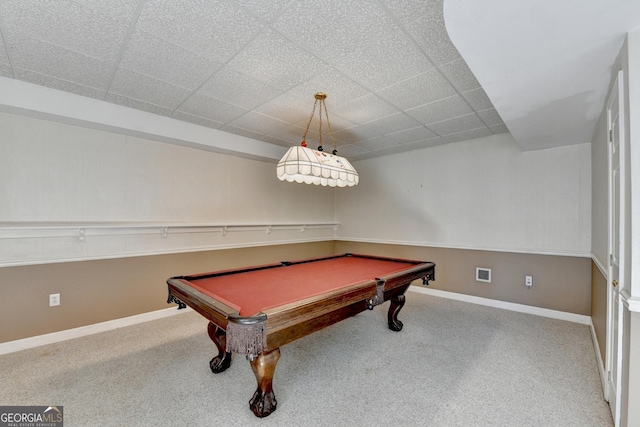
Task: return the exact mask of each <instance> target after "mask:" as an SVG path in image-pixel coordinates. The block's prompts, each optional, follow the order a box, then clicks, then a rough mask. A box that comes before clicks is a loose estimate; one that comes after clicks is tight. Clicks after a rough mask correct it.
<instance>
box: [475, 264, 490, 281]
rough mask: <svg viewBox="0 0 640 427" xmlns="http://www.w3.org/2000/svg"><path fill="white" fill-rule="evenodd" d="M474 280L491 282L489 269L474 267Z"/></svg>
mask: <svg viewBox="0 0 640 427" xmlns="http://www.w3.org/2000/svg"><path fill="white" fill-rule="evenodd" d="M476 281H477V282H487V283H491V269H490V268H483V267H476Z"/></svg>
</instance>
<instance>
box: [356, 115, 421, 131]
mask: <svg viewBox="0 0 640 427" xmlns="http://www.w3.org/2000/svg"><path fill="white" fill-rule="evenodd" d="M363 126H364V127H366V128H367V129H371V130H372V131H374V132H376V133H379V134H380V135H387V134H390V133H394V132H398V131H401V130H407V129H412V128H415V127H418V126H421V123H420V122H418V121H417V120H416V119H414V118H412V117H409V116H407V115H406V114H405V113H402V112H400V113H396V114H392V115H390V116H387V117H383V118H381V119H376V120H372V121H370V122H367V123H365V124H364V125H363Z"/></svg>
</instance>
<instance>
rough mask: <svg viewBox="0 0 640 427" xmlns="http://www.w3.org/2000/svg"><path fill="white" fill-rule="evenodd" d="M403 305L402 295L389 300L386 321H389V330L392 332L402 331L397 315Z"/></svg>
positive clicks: (403, 298)
mask: <svg viewBox="0 0 640 427" xmlns="http://www.w3.org/2000/svg"><path fill="white" fill-rule="evenodd" d="M404 303H405V297H404V294H400V295H397V296H395V297H393V298H391V305H390V306H389V314H388V315H387V319H388V321H389V329H391V330H392V331H400V330H402V322H401V321H399V320H398V313H399V312H400V310H401V309H402V307H403V306H404Z"/></svg>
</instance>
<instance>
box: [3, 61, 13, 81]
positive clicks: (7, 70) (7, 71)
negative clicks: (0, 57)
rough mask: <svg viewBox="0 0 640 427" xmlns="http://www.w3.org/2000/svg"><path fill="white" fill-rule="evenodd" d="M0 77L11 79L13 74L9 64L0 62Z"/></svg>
mask: <svg viewBox="0 0 640 427" xmlns="http://www.w3.org/2000/svg"><path fill="white" fill-rule="evenodd" d="M0 76H3V77H9V78H13V72H12V71H11V67H10V66H9V64H5V63H2V62H0Z"/></svg>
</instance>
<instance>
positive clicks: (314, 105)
mask: <svg viewBox="0 0 640 427" xmlns="http://www.w3.org/2000/svg"><path fill="white" fill-rule="evenodd" d="M316 105H318V100H317V99H316V101H315V102H314V103H313V111H311V116H309V122H308V123H307V129H306V130H305V131H304V135H303V136H302V140H303V141H306V140H307V132H309V126H311V121H312V120H313V115H314V114H315V113H316Z"/></svg>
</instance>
